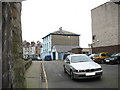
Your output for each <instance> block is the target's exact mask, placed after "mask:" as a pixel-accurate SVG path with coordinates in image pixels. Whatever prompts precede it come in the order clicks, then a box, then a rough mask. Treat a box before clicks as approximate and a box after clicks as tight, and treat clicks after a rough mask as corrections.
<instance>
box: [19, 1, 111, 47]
mask: <svg viewBox="0 0 120 90" xmlns="http://www.w3.org/2000/svg"><path fill="white" fill-rule="evenodd" d="M108 1H110V0H26V1H23V2H22V16H21V17H22V35H23V40H27V41H29V42H30V41H35V42H36V41H38V40H39V41H41V42H43V40H42V37H44V36H46V35H47V34H49V33H51V32H54V31H57V30H58V29H59V27H63V30H67V31H70V32H73V33H76V34H80V35H81V36H80V46H81V47H82V48H85V47H88V44H89V43H91V42H92V32H91V31H92V29H91V28H92V27H91V9H93V8H95V7H97V6H99V5H101V4H103V3H105V2H108Z"/></svg>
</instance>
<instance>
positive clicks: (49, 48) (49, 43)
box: [42, 27, 80, 60]
mask: <svg viewBox="0 0 120 90" xmlns="http://www.w3.org/2000/svg"><path fill="white" fill-rule="evenodd" d="M79 36H80V35H78V34H75V33H72V32H68V31H65V30H62V27H61V28H59V30H58V31H55V32H53V33H50V34H48V35H47V36H45V37H43V38H42V39H43V55H44V56H43V59H44V57H45V56H46V55H51V57H52V59H53V60H57V59H60V57H62V55H63V54H62V53H63V52H59V51H57V48H56V46H57V47H58V45H59V47H60V46H62V47H64V48H65V47H66V46H67V47H69V46H79ZM61 49H62V48H61ZM66 52H67V51H66Z"/></svg>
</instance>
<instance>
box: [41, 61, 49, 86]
mask: <svg viewBox="0 0 120 90" xmlns="http://www.w3.org/2000/svg"><path fill="white" fill-rule="evenodd" d="M42 69H43V73H44V77H45V88H48V80H47V75H46V72H45V67H44V64H43V63H42Z"/></svg>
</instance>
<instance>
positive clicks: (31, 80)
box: [25, 61, 41, 88]
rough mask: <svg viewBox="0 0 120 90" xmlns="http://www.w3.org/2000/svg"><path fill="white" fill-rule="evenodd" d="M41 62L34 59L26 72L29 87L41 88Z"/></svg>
mask: <svg viewBox="0 0 120 90" xmlns="http://www.w3.org/2000/svg"><path fill="white" fill-rule="evenodd" d="M40 72H41V62H36V61H33V62H32V65H31V66H30V68H28V70H27V71H26V73H25V79H26V84H27V86H26V87H27V88H40V84H41V83H40Z"/></svg>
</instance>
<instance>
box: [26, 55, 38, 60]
mask: <svg viewBox="0 0 120 90" xmlns="http://www.w3.org/2000/svg"><path fill="white" fill-rule="evenodd" d="M28 58H29V59H32V60H37V55H29V56H28Z"/></svg>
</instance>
